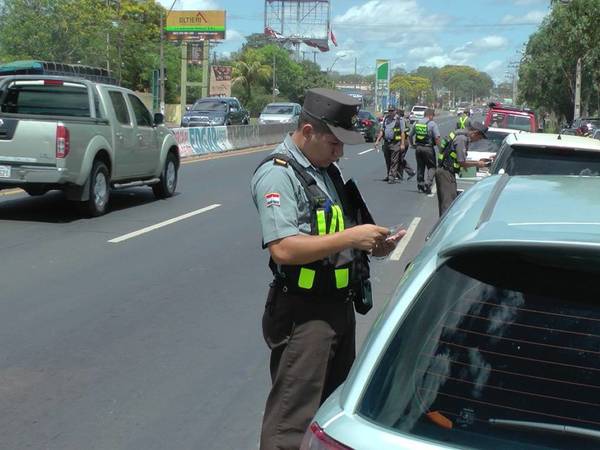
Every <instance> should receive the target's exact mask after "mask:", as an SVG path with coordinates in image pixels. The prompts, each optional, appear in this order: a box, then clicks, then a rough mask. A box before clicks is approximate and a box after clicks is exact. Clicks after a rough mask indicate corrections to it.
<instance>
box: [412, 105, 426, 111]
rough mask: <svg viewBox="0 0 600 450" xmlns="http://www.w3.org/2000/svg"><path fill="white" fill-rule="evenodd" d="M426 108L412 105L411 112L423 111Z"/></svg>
mask: <svg viewBox="0 0 600 450" xmlns="http://www.w3.org/2000/svg"><path fill="white" fill-rule="evenodd" d="M426 109H427V107H425V106H413V109H412V111H413V112H421V111H425V110H426Z"/></svg>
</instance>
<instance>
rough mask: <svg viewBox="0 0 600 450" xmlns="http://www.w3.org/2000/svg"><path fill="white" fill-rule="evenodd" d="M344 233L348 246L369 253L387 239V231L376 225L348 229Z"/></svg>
mask: <svg viewBox="0 0 600 450" xmlns="http://www.w3.org/2000/svg"><path fill="white" fill-rule="evenodd" d="M344 233H346V234H347V236H348V237H349V239H350V246H351V247H352V248H355V249H357V250H364V251H366V252H370V251H371V250H373V248H375V246H376V245H377V244H381V243H383V241H385V238H387V237H388V234H389V230H388V229H387V228H384V227H379V226H377V225H358V226H356V227H352V228H348V229H347V230H346V231H344Z"/></svg>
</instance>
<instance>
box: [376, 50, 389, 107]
mask: <svg viewBox="0 0 600 450" xmlns="http://www.w3.org/2000/svg"><path fill="white" fill-rule="evenodd" d="M389 97H390V60H389V59H378V60H376V61H375V99H376V102H377V110H378V111H384V110H385V109H386V108H387V106H388V99H389Z"/></svg>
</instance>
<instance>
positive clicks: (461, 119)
mask: <svg viewBox="0 0 600 450" xmlns="http://www.w3.org/2000/svg"><path fill="white" fill-rule="evenodd" d="M470 125H471V110H470V109H465V110H464V111H463V112H462V113H460V114H459V115H458V119H457V121H456V129H457V130H465V129H467V128H469V126H470Z"/></svg>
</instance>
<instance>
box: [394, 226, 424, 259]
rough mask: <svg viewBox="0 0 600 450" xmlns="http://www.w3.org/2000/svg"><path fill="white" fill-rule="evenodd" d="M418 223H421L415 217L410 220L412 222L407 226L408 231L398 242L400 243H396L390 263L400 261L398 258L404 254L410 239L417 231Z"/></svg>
mask: <svg viewBox="0 0 600 450" xmlns="http://www.w3.org/2000/svg"><path fill="white" fill-rule="evenodd" d="M420 222H421V218H420V217H415V218H414V219H413V220H412V222H411V223H410V225H409V226H408V230H406V235H405V236H404V237H403V238H402V239H401V240H400V242H399V243H398V245H397V246H396V248H395V249H394V251H393V252H392V254H391V255H390V261H400V258H401V257H402V253H404V250H406V247H408V244H409V243H410V240H411V239H412V237H413V235H414V234H415V231H417V227H418V226H419V223H420Z"/></svg>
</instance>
